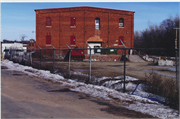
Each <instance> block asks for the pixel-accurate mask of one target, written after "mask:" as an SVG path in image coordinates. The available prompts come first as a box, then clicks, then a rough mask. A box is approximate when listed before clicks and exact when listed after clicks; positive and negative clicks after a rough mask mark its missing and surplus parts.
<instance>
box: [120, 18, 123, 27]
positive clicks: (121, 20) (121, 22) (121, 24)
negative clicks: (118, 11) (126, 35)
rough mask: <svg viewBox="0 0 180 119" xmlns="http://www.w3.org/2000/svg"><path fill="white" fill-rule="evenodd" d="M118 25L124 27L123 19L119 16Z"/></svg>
mask: <svg viewBox="0 0 180 119" xmlns="http://www.w3.org/2000/svg"><path fill="white" fill-rule="evenodd" d="M119 27H124V19H123V18H119Z"/></svg>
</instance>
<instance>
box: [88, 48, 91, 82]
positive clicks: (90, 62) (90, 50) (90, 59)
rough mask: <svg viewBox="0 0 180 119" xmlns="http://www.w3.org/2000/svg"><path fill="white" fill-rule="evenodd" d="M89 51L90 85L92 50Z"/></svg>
mask: <svg viewBox="0 0 180 119" xmlns="http://www.w3.org/2000/svg"><path fill="white" fill-rule="evenodd" d="M89 51H90V54H89V81H88V83H89V82H90V80H91V48H90V49H89Z"/></svg>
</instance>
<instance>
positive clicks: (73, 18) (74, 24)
mask: <svg viewBox="0 0 180 119" xmlns="http://www.w3.org/2000/svg"><path fill="white" fill-rule="evenodd" d="M71 26H76V18H75V17H71Z"/></svg>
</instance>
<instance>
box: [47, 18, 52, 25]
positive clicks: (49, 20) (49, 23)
mask: <svg viewBox="0 0 180 119" xmlns="http://www.w3.org/2000/svg"><path fill="white" fill-rule="evenodd" d="M46 26H51V17H46Z"/></svg>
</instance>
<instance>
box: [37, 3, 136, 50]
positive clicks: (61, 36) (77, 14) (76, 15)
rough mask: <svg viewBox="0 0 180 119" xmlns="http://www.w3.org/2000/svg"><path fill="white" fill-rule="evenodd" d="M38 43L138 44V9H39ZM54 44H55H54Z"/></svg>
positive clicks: (61, 45) (48, 45) (82, 45)
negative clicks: (135, 37)
mask: <svg viewBox="0 0 180 119" xmlns="http://www.w3.org/2000/svg"><path fill="white" fill-rule="evenodd" d="M35 12H36V45H38V46H40V47H41V48H52V46H53V47H55V48H57V49H67V48H68V47H67V46H66V44H67V45H69V46H70V47H71V48H74V47H78V48H87V45H86V43H87V44H89V45H90V46H91V47H94V46H102V47H105V48H107V47H111V48H112V47H113V48H114V47H115V48H124V46H123V45H122V43H121V42H120V40H119V39H121V40H122V41H123V43H124V44H125V46H126V47H127V48H133V47H134V13H135V12H134V11H127V10H117V9H106V8H97V7H87V6H85V7H69V8H52V9H36V10H35ZM51 45H52V46H51Z"/></svg>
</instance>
